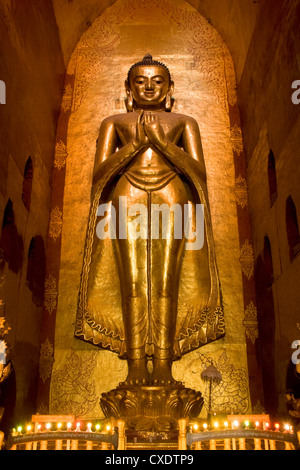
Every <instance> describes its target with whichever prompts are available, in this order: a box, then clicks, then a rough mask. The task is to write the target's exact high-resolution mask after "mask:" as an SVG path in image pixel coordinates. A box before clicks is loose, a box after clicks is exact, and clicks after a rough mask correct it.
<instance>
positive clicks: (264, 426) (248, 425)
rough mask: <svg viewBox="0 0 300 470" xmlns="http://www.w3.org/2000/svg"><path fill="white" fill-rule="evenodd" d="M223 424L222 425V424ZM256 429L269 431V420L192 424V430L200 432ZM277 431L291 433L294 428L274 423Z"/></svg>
mask: <svg viewBox="0 0 300 470" xmlns="http://www.w3.org/2000/svg"><path fill="white" fill-rule="evenodd" d="M222 424H223V426H222ZM242 428H243V429H256V430H257V431H259V430H262V431H271V430H272V429H271V424H270V423H269V422H260V421H256V422H250V421H244V422H240V421H232V422H230V423H229V422H227V421H225V422H224V423H219V422H218V421H215V422H214V423H213V424H212V425H210V426H209V425H208V424H207V423H203V424H202V425H199V424H197V423H196V424H194V425H192V430H193V431H194V432H201V431H211V430H215V431H216V430H219V429H223V430H225V431H226V430H229V429H242ZM273 430H275V431H277V432H280V431H281V432H288V433H293V432H294V429H293V426H291V425H290V424H283V425H280V424H279V423H275V424H274V429H273Z"/></svg>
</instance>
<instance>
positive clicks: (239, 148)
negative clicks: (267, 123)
mask: <svg viewBox="0 0 300 470" xmlns="http://www.w3.org/2000/svg"><path fill="white" fill-rule="evenodd" d="M230 133H231V137H230V140H231V145H232V148H233V150H234V152H236V153H237V154H238V155H240V154H241V153H242V152H243V151H244V142H243V134H242V129H241V128H240V127H239V126H238V125H237V124H235V125H234V126H233V127H232V128H231V130H230Z"/></svg>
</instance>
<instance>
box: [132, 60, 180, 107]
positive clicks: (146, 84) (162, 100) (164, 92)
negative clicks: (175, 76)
mask: <svg viewBox="0 0 300 470" xmlns="http://www.w3.org/2000/svg"><path fill="white" fill-rule="evenodd" d="M125 87H126V93H127V109H128V111H133V110H134V109H165V110H166V111H171V108H172V94H173V89H174V83H173V81H172V79H171V74H170V72H169V70H168V68H167V66H166V65H165V64H163V63H161V62H158V61H156V60H153V59H152V56H151V55H146V56H145V57H144V59H143V60H142V61H140V62H137V63H136V64H134V65H133V66H132V67H131V68H130V70H129V72H128V77H127V80H126V82H125Z"/></svg>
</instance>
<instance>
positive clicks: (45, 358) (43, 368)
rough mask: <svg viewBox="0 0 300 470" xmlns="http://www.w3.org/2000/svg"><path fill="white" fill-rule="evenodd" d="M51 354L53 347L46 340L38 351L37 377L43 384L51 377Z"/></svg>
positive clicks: (52, 359) (52, 360)
mask: <svg viewBox="0 0 300 470" xmlns="http://www.w3.org/2000/svg"><path fill="white" fill-rule="evenodd" d="M53 354H54V347H53V345H52V344H51V343H50V341H49V339H48V338H47V339H46V341H45V342H44V343H43V344H42V345H41V349H40V367H39V375H40V378H41V379H42V381H43V382H44V383H45V382H46V381H47V379H49V378H50V377H51V373H52V368H53V364H54V357H53Z"/></svg>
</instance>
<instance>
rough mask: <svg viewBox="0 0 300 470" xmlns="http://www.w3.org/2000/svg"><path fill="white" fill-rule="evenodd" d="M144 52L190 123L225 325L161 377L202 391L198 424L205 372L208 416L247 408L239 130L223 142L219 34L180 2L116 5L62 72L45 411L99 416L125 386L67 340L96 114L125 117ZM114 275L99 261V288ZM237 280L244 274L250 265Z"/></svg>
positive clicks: (98, 352) (226, 63) (226, 58)
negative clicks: (196, 137) (209, 370)
mask: <svg viewBox="0 0 300 470" xmlns="http://www.w3.org/2000/svg"><path fill="white" fill-rule="evenodd" d="M146 53H151V54H152V55H153V57H154V58H155V59H158V60H160V61H162V62H164V63H166V65H167V66H168V67H169V69H170V71H171V73H172V78H173V79H174V82H175V93H174V96H175V98H176V101H175V108H174V112H179V113H180V112H183V113H185V114H188V115H190V116H192V117H194V118H195V119H196V120H197V121H198V123H199V126H200V131H201V136H202V142H203V150H204V157H205V163H206V168H207V177H208V192H209V199H210V205H211V214H212V224H213V232H214V239H215V249H216V257H217V265H218V270H219V276H220V282H221V288H222V296H223V307H224V315H225V322H226V336H225V338H223V339H221V340H219V341H217V342H215V343H211V344H210V345H207V346H204V347H202V348H201V349H199V350H196V351H194V352H192V353H189V354H187V355H185V356H184V357H183V358H182V359H181V360H180V361H178V362H177V363H174V366H173V374H174V377H175V378H176V379H177V380H179V381H182V382H184V384H185V386H186V387H190V388H193V389H196V390H199V391H201V392H202V394H203V396H204V400H205V404H204V407H203V411H202V413H204V416H206V413H207V403H208V393H209V391H208V390H209V389H208V384H207V383H206V382H204V381H203V380H202V379H201V373H202V371H203V370H204V369H205V368H206V367H208V366H209V365H210V364H213V365H215V366H216V367H217V368H218V370H219V371H220V372H221V374H222V382H221V383H220V384H219V385H218V387H217V388H215V389H214V391H213V396H212V404H213V407H214V409H215V410H216V411H218V412H220V413H221V412H224V413H226V412H228V411H229V412H230V411H234V412H236V413H245V412H249V411H250V410H251V403H250V397H249V384H248V366H247V350H246V335H245V326H244V325H243V320H244V315H245V305H244V297H243V275H244V274H243V271H242V267H241V261H240V259H241V251H240V240H239V230H238V217H237V200H236V196H235V188H236V186H235V183H236V179H235V164H234V152H233V150H234V149H233V146H235V148H236V144H237V143H238V144H239V148H240V147H242V146H241V141H240V137H239V135H240V134H239V132H237V139H232V132H231V127H230V119H229V107H230V106H235V105H236V102H237V98H236V82H235V73H234V67H233V63H232V59H231V56H230V53H229V51H228V48H227V46H226V44H225V43H224V41H223V40H222V38H221V37H220V35H219V34H218V33H217V32H216V30H215V29H214V28H213V27H212V26H211V25H210V24H209V23H208V22H207V20H206V19H204V17H202V16H201V15H200V14H199V13H198V12H197V11H196V10H195V9H194V8H193V7H191V5H190V4H188V3H187V2H184V1H181V0H172V1H170V0H164V1H158V0H153V1H152V2H147V1H145V0H133V1H126V0H118V1H117V2H115V3H114V4H113V5H112V6H111V7H109V8H108V9H107V10H105V12H104V13H103V14H102V15H100V16H99V17H98V18H97V19H96V20H95V21H94V23H93V24H92V25H91V26H90V28H89V29H88V30H87V31H86V32H85V33H84V34H83V36H82V37H81V39H80V41H79V42H78V44H77V47H76V48H75V50H74V52H73V54H72V57H71V59H70V62H69V65H68V70H67V78H68V77H69V78H70V77H71V78H72V83H73V84H74V85H72V84H70V83H69V85H68V86H67V87H66V93H65V95H64V100H63V104H62V113H66V112H68V113H69V120H68V128H67V139H66V140H67V141H66V142H62V144H61V148H63V147H64V146H65V147H64V148H65V152H64V157H66V158H64V159H63V164H62V165H61V166H60V170H59V168H57V170H58V171H64V172H65V180H64V181H65V182H64V196H63V198H62V199H61V201H60V203H59V201H58V200H56V205H57V203H58V210H59V211H60V214H61V215H62V218H63V219H62V220H63V225H62V230H61V233H59V234H58V237H59V238H60V241H61V250H60V251H59V250H58V253H57V256H58V257H60V268H59V271H58V272H57V274H56V276H57V290H58V300H57V306H56V310H57V311H56V327H55V337H54V338H53V344H50V347H51V348H53V350H54V359H55V362H54V364H53V371H52V378H51V388H50V412H51V413H59V414H66V413H71V414H75V415H76V416H80V417H82V418H84V419H93V418H99V417H102V416H103V415H102V411H101V408H100V405H99V399H100V396H101V394H102V393H107V392H108V391H109V390H111V389H113V388H115V387H117V386H118V385H119V383H120V382H121V381H123V380H124V379H125V378H126V368H127V366H126V362H124V361H121V360H120V359H119V358H118V357H117V355H115V354H114V353H112V352H109V351H107V350H102V349H97V348H96V347H94V346H92V345H90V344H88V343H84V342H82V341H80V340H78V339H75V338H74V322H75V318H76V309H77V299H78V290H79V283H80V275H81V269H82V263H83V253H84V244H85V234H86V228H87V223H88V216H89V210H90V192H91V185H92V172H93V165H94V156H95V150H96V141H97V137H98V131H99V127H100V124H101V121H102V120H103V119H104V118H105V117H107V116H109V115H112V114H116V113H124V112H126V109H125V105H124V97H125V89H124V81H125V78H126V76H127V72H128V69H129V67H130V66H131V65H132V64H133V63H134V62H136V61H137V60H140V59H141V58H143V56H144V55H145V54H146ZM237 131H238V130H237ZM241 158H242V156H241ZM54 192H55V188H54ZM59 204H60V205H59ZM250 255H251V253H250ZM250 258H251V256H250ZM250 261H251V259H250ZM250 265H251V262H250ZM248 267H249V266H248ZM250 268H251V266H250ZM114 275H115V274H114V273H113V272H111V271H110V268H109V263H107V265H103V279H104V280H106V281H107V282H109V281H111V280H113V276H114ZM247 275H248V276H250V277H251V276H252V275H253V272H252V270H251V269H250V270H248V271H247ZM181 295H184V293H182V294H181ZM106 301H107V305H108V310H109V309H113V308H120V305H118V304H117V303H116V301H115V299H114V298H113V297H112V295H111V293H110V291H109V290H108V291H107V293H106ZM187 302H188V299H187ZM52 314H53V313H52Z"/></svg>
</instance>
